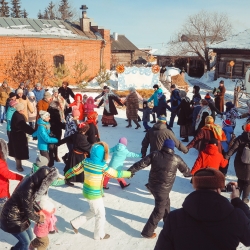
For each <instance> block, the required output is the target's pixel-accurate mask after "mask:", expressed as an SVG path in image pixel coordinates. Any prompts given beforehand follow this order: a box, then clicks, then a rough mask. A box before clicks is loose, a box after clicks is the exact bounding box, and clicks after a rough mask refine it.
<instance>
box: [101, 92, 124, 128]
mask: <svg viewBox="0 0 250 250" xmlns="http://www.w3.org/2000/svg"><path fill="white" fill-rule="evenodd" d="M104 91H105V94H104V95H103V97H102V99H101V101H100V102H99V104H98V106H97V108H99V107H100V106H101V105H102V104H104V110H103V115H102V126H104V127H107V126H109V125H113V126H112V127H116V126H117V122H116V120H115V118H114V115H117V114H118V113H117V110H116V107H115V104H114V102H117V103H118V104H119V105H121V106H123V104H122V103H121V101H120V99H119V98H118V96H116V95H115V94H114V93H113V92H112V91H111V90H110V89H109V88H105V89H104Z"/></svg>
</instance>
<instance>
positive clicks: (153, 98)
mask: <svg viewBox="0 0 250 250" xmlns="http://www.w3.org/2000/svg"><path fill="white" fill-rule="evenodd" d="M153 89H154V94H153V95H151V97H150V98H149V99H148V102H151V101H153V102H154V107H153V109H152V116H153V121H152V122H151V123H156V116H155V114H156V113H157V109H158V103H159V100H158V95H159V94H160V93H162V89H161V88H159V85H158V84H155V85H154V86H153Z"/></svg>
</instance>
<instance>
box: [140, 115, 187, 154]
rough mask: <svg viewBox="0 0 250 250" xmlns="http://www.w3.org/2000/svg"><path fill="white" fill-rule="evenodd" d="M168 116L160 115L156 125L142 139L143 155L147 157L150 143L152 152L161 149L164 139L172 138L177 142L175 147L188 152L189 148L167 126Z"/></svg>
mask: <svg viewBox="0 0 250 250" xmlns="http://www.w3.org/2000/svg"><path fill="white" fill-rule="evenodd" d="M166 122H167V121H166V117H165V116H160V117H158V121H157V122H156V123H155V124H154V126H153V127H152V128H151V129H149V130H148V131H147V133H146V135H145V137H144V139H143V141H142V143H141V144H142V148H141V153H142V157H145V156H146V154H147V149H148V146H149V145H150V153H151V152H153V151H155V150H161V148H162V146H163V143H164V140H166V139H171V140H173V141H174V143H175V147H176V148H177V149H178V150H180V151H181V152H183V153H184V154H186V153H187V152H188V149H187V148H186V147H185V146H184V145H183V144H182V143H181V142H180V141H179V140H177V138H176V137H175V135H174V133H173V132H172V131H171V130H169V129H168V128H167V126H166Z"/></svg>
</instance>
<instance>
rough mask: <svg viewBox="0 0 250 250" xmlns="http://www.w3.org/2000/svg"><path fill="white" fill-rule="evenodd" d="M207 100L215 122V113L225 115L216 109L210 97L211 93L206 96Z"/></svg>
mask: <svg viewBox="0 0 250 250" xmlns="http://www.w3.org/2000/svg"><path fill="white" fill-rule="evenodd" d="M205 100H206V101H207V102H208V106H209V108H210V109H211V116H212V117H213V118H214V120H215V112H216V113H217V114H219V115H223V113H222V112H220V110H219V109H217V108H216V107H215V103H214V101H213V99H212V98H211V96H210V95H209V93H207V94H206V95H205Z"/></svg>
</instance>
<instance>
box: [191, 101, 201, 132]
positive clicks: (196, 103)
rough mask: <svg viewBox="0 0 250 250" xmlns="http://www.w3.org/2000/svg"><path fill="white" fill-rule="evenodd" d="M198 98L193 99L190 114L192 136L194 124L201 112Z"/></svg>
mask: <svg viewBox="0 0 250 250" xmlns="http://www.w3.org/2000/svg"><path fill="white" fill-rule="evenodd" d="M200 102H201V101H200V99H199V98H194V100H193V112H192V134H193V135H195V123H196V119H197V116H198V114H199V112H200V110H201V104H200Z"/></svg>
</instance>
